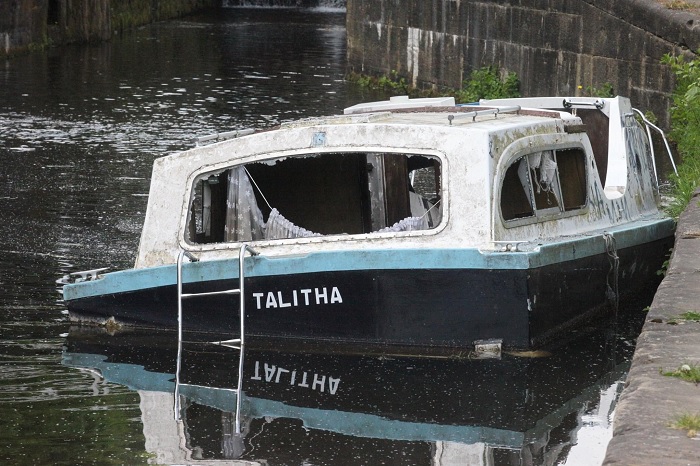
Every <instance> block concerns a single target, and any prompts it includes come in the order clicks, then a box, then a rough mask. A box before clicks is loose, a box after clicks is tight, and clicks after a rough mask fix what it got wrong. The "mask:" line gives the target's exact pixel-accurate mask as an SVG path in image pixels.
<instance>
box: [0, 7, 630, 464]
mask: <svg viewBox="0 0 700 466" xmlns="http://www.w3.org/2000/svg"><path fill="white" fill-rule="evenodd" d="M344 20H345V18H344V14H343V13H342V12H336V11H328V10H325V11H324V10H312V11H308V10H307V11H302V10H293V9H284V10H282V9H280V10H275V9H267V10H266V9H257V10H241V9H227V10H224V11H223V12H221V13H219V14H216V15H212V16H200V17H193V18H188V19H185V20H182V21H175V22H169V23H162V24H156V25H152V26H148V27H144V28H141V29H139V30H137V31H134V32H131V33H128V34H125V35H123V36H119V37H114V39H113V40H112V41H111V42H110V43H106V44H97V45H90V46H72V47H66V48H63V49H53V50H48V51H46V52H38V53H34V54H31V55H28V56H23V57H17V58H14V59H12V60H10V61H5V62H0V158H1V160H2V162H1V164H0V237H2V238H4V241H3V242H2V244H1V245H0V283H1V284H2V290H3V291H2V294H0V432H1V433H2V434H1V435H0V460H2V461H3V462H4V463H7V464H146V463H152V464H154V463H157V462H159V461H160V462H168V461H169V460H168V458H171V459H172V458H185V460H186V461H187V462H190V463H192V464H196V463H197V461H199V459H198V458H200V457H201V458H205V459H207V458H209V459H212V460H217V461H219V462H220V464H236V463H235V462H233V461H234V458H235V457H240V458H241V459H242V460H246V461H250V462H252V463H245V464H280V465H286V464H299V465H301V464H309V465H312V464H313V465H315V464H470V463H471V464H485V465H490V464H499V465H500V464H508V465H510V464H522V465H526V464H547V465H549V464H596V461H597V463H600V459H601V458H602V455H603V453H604V451H605V445H606V442H607V438H608V437H609V435H610V432H611V431H610V419H611V413H612V409H613V407H614V401H615V399H616V396H617V393H618V392H619V389H620V384H619V380H621V379H622V378H623V377H624V373H625V371H626V367H627V364H628V362H629V357H630V355H631V348H633V342H634V338H635V336H636V333H637V332H638V331H639V325H640V324H639V318H638V317H639V316H640V313H639V312H632V313H631V314H628V315H626V316H625V317H621V318H620V319H619V321H618V322H616V323H615V325H612V326H611V325H610V322H606V323H603V324H602V325H601V326H600V327H598V328H589V329H586V330H585V331H583V332H581V334H580V336H579V339H578V340H575V342H576V343H575V344H571V345H569V346H566V347H560V348H555V349H553V353H552V356H550V357H548V358H541V359H531V358H521V357H511V356H508V357H505V358H504V360H502V361H500V362H499V361H490V362H487V363H483V364H482V363H475V362H473V361H433V362H431V361H430V360H427V361H426V360H413V359H410V358H398V359H391V358H389V359H387V358H376V357H368V356H367V357H349V356H347V357H340V356H339V357H337V358H330V357H329V358H325V357H322V358H321V359H320V360H319V359H318V358H317V357H312V356H309V357H308V358H304V357H303V356H298V355H297V356H294V357H292V356H290V355H285V354H283V353H282V354H279V353H270V354H268V353H263V354H259V355H257V356H255V355H253V356H251V358H249V363H250V364H254V363H255V361H258V362H260V364H264V363H265V362H269V364H271V365H272V364H273V362H274V364H275V366H276V367H283V365H287V366H288V367H290V368H292V367H300V368H307V367H308V368H310V369H308V370H309V371H310V372H309V373H310V374H311V373H312V372H313V370H316V371H317V372H313V373H319V374H320V373H321V372H319V371H326V372H327V373H328V374H330V375H329V377H330V376H333V375H334V374H336V375H335V377H338V378H340V379H341V380H342V381H343V382H341V385H340V386H339V388H338V392H337V395H338V396H340V397H345V398H344V399H345V402H342V403H341V402H337V403H336V402H332V400H333V399H330V400H328V399H326V398H314V397H304V396H301V395H299V393H296V392H290V391H282V392H280V393H278V392H275V391H269V390H266V389H265V385H264V384H263V382H262V378H260V380H255V379H252V380H253V381H252V382H251V381H250V380H249V382H250V383H251V384H252V386H251V392H256V390H257V391H258V392H259V393H258V395H257V397H254V398H255V399H254V400H253V401H251V404H249V405H248V406H249V408H250V410H249V414H250V418H249V420H248V421H247V435H246V436H245V438H244V439H239V440H240V441H239V443H236V442H233V443H232V442H231V441H230V435H229V434H230V432H228V433H227V431H226V430H227V429H228V427H226V426H229V420H230V414H229V413H228V411H229V410H227V409H225V406H224V407H223V408H222V406H219V405H216V404H215V403H213V402H205V401H202V400H199V402H197V401H196V397H195V398H193V400H194V401H191V405H188V407H187V414H188V415H187V422H186V423H185V424H184V425H183V427H182V432H179V431H178V430H177V429H176V428H175V427H173V426H176V424H173V422H174V421H171V420H170V418H169V417H168V416H169V414H168V413H171V407H170V405H169V403H170V401H168V400H169V399H170V398H168V397H169V396H170V395H169V394H168V393H167V390H166V391H162V390H165V389H167V388H168V387H169V386H168V385H167V383H166V384H165V385H161V386H159V387H156V388H159V390H154V389H152V388H153V387H152V386H151V387H150V388H151V389H148V388H149V387H148V386H147V383H146V382H147V381H146V378H147V377H146V376H144V373H143V371H142V372H138V371H136V372H134V374H137V375H138V374H140V375H138V377H137V379H133V380H131V381H130V382H129V383H127V381H126V379H124V378H123V377H122V375H120V374H116V375H115V373H107V372H104V371H105V370H106V368H104V367H103V368H102V369H101V370H102V371H103V372H102V375H100V374H99V373H97V372H94V371H90V370H84V369H77V368H75V367H72V366H71V365H69V364H67V363H66V358H67V357H68V356H70V355H71V354H101V355H110V357H111V358H112V359H110V361H111V362H113V363H114V364H115V366H113V367H112V366H110V367H112V369H113V370H117V369H119V368H120V367H121V368H124V367H127V368H131V369H133V367H134V365H136V367H137V369H138V367H141V368H143V366H144V365H147V364H146V362H149V361H151V362H152V361H160V363H159V364H155V363H154V364H155V365H154V366H153V367H151V368H150V369H149V370H146V372H148V373H151V374H165V375H166V377H165V380H167V379H168V374H169V375H170V378H172V373H173V367H172V366H173V364H174V360H173V359H172V352H173V347H172V342H170V343H168V342H167V341H166V342H165V343H163V342H160V343H158V345H155V344H154V346H151V345H150V344H143V342H142V341H141V340H139V339H138V338H137V339H129V338H123V339H119V338H111V337H109V336H108V335H98V336H94V335H88V336H87V337H85V336H84V335H82V336H81V333H80V332H79V331H76V329H71V328H70V326H69V324H68V322H67V319H66V316H65V313H64V307H63V305H62V303H61V301H60V295H59V293H58V291H57V288H56V285H55V284H54V282H55V280H56V279H57V278H59V277H61V276H62V275H64V274H65V273H68V272H73V271H78V270H85V269H91V268H96V267H103V266H107V267H110V268H112V269H122V268H128V267H130V266H131V264H132V262H133V260H134V257H135V252H136V248H137V245H138V240H139V233H140V228H141V224H142V221H143V216H144V212H145V207H146V199H147V195H148V189H149V178H150V170H151V165H152V162H153V160H154V159H155V158H156V157H159V156H162V155H166V154H168V153H171V152H173V151H177V150H181V149H186V148H189V147H191V146H192V144H193V142H192V140H193V138H194V137H197V136H202V135H206V134H210V133H214V132H219V131H229V130H233V129H241V128H249V127H256V128H262V127H266V126H271V125H274V124H277V123H279V122H282V121H287V120H292V119H295V118H299V117H307V116H315V115H322V114H329V113H334V112H337V111H338V110H341V109H342V108H344V107H346V106H350V105H353V104H355V103H358V102H360V101H362V100H368V99H375V98H379V97H383V96H378V95H363V92H362V90H361V89H358V88H356V87H354V86H353V85H351V84H349V83H347V82H345V81H344V80H343V76H344V72H345V41H346V36H345V23H344ZM630 316H632V317H630ZM611 328H612V329H613V330H612V331H611V330H610V329H611ZM85 338H87V342H88V343H89V344H86V343H85ZM115 347H116V348H118V350H116V349H115ZM67 355H68V356H67ZM256 358H258V359H256ZM168 361H169V362H168ZM127 363H128V364H131V366H120V365H119V364H127ZM477 364H480V365H477ZM251 367H252V368H253V369H252V370H255V369H254V367H255V366H251ZM313 368H315V369H313ZM107 369H108V368H107ZM131 369H130V370H131ZM212 370H215V369H212ZM299 370H300V371H301V369H299ZM305 370H306V369H305ZM412 371H413V372H412ZM326 372H323V373H324V374H325V373H326ZM206 374H207V373H206V372H204V375H201V374H200V376H202V377H204V378H205V380H206V379H208V378H209V377H213V376H211V374H209V375H206ZM460 375H462V376H460ZM251 377H253V376H251ZM455 377H456V378H455ZM209 382H211V383H212V384H213V383H214V381H213V379H212V380H209ZM257 382H260V384H262V387H258V386H256V385H255V383H257ZM129 387H131V388H129ZM346 387H350V388H346ZM362 387H365V388H362ZM494 387H498V388H497V389H495V388H494ZM136 389H140V390H138V391H137V390H136ZM160 389H162V390H160ZM347 390H349V392H348V391H347ZM256 393H257V392H256ZM477 393H478V396H477ZM317 394H318V393H317ZM380 395H381V396H380ZM256 400H258V401H256ZM259 400H267V401H259ZM455 400H456V402H455ZM462 400H463V401H464V403H462ZM273 402H274V403H273ZM158 403H160V405H158V407H157V409H156V407H155V406H156V405H157V404H158ZM256 403H258V404H260V403H262V406H263V407H262V408H261V407H260V406H258V404H256ZM275 403H278V404H275ZM256 406H257V408H256ZM289 406H292V407H297V408H302V407H303V408H304V409H302V410H296V411H295V410H294V409H289ZM485 406H489V407H490V408H489V409H486V410H484V409H483V408H484V407H485ZM149 407H150V408H149ZM255 409H259V410H260V411H259V412H258V411H255ZM309 409H312V411H309ZM149 413H150V414H149ZM154 413H155V414H157V416H161V418H158V417H157V416H156V417H155V421H154V418H153V416H152V415H155V414H154ZM280 413H282V414H280ZM514 417H518V419H519V423H516V424H513V423H512V422H509V419H510V420H512V419H511V418H514ZM159 419H160V421H159ZM324 419H325V420H324ZM358 423H359V425H358ZM528 426H530V427H528ZM489 429H491V430H489ZM518 429H524V430H523V432H524V433H523V432H521V433H522V434H523V436H522V438H523V440H522V442H521V443H522V445H521V446H520V447H518V446H517V445H516V444H517V438H519V437H518V435H516V434H517V433H518V432H519V431H518ZM527 429H530V431H529V432H530V433H529V434H527ZM407 432H413V434H410V435H409V434H408V433H407ZM475 432H477V433H478V432H481V434H479V435H481V436H479V435H477V434H475ZM494 432H496V433H497V434H498V435H503V436H505V437H498V435H496V436H495V437H494V435H492V434H493V433H494ZM504 432H505V433H504ZM419 433H420V435H419ZM227 435H228V437H226V436H227ZM475 435H476V437H475ZM224 437H225V438H228V439H229V440H227V441H224V440H222V439H223V438H224ZM498 438H500V439H501V440H499V441H496V440H494V439H498ZM227 442H228V443H227ZM494 442H495V443H494ZM509 442H510V443H509ZM234 444H235V445H237V446H236V448H233V447H232V445H234ZM229 447H231V448H229ZM168 451H169V453H168ZM173 452H176V453H177V454H180V455H185V456H172V455H174V454H175V453H173ZM168 455H171V456H168ZM187 455H189V456H187ZM188 458H189V459H188ZM185 460H181V461H185ZM567 461H568V462H567ZM216 464H219V463H216ZM241 464H243V463H241Z"/></svg>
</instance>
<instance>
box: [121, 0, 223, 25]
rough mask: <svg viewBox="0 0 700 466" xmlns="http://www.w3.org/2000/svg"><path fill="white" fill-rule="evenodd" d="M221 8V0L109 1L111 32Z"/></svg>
mask: <svg viewBox="0 0 700 466" xmlns="http://www.w3.org/2000/svg"><path fill="white" fill-rule="evenodd" d="M219 6H221V0H111V13H112V30H113V31H123V30H125V29H129V28H132V27H136V26H142V25H144V24H148V23H152V22H154V21H164V20H168V19H173V18H179V17H182V16H185V15H188V14H191V13H195V12H197V11H201V10H206V9H210V8H216V7H219Z"/></svg>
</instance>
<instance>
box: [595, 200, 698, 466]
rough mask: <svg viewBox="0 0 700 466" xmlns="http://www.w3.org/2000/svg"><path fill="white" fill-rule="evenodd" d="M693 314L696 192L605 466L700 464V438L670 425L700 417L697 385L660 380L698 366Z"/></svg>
mask: <svg viewBox="0 0 700 466" xmlns="http://www.w3.org/2000/svg"><path fill="white" fill-rule="evenodd" d="M698 313H700V189H699V190H697V191H696V193H695V196H694V197H693V200H692V201H691V202H690V204H689V205H688V207H687V208H686V210H685V211H684V212H683V214H682V215H681V217H680V219H679V222H678V228H677V231H676V243H675V247H674V250H673V254H672V256H671V260H670V264H669V267H668V271H667V274H666V277H665V278H664V280H663V281H662V282H661V285H660V286H659V289H658V291H657V293H656V295H655V297H654V301H653V303H652V305H651V307H650V309H649V312H648V315H647V319H646V321H645V323H644V327H643V329H642V333H641V334H640V336H639V339H638V341H637V348H636V350H635V353H634V358H633V360H632V367H631V369H630V372H629V375H628V377H627V382H626V384H625V388H624V390H623V392H622V395H621V396H620V401H619V402H618V405H617V409H616V414H615V419H614V430H613V438H612V440H611V441H610V444H609V446H608V450H607V453H606V457H605V462H604V463H603V464H605V465H613V464H614V465H618V464H624V465H698V464H700V432H689V431H688V430H683V429H678V428H675V427H673V425H674V424H675V423H676V422H677V421H678V419H679V418H681V416H688V415H690V416H700V386H699V385H698V384H696V383H692V382H687V381H684V380H682V379H680V378H678V377H673V376H669V375H664V374H668V373H672V372H676V371H679V370H680V368H681V367H682V366H683V365H688V366H689V367H690V368H696V367H697V366H698V365H700V322H698V321H697V320H693V319H692V318H689V317H691V316H693V317H696V316H697V314H698ZM685 369H687V368H685Z"/></svg>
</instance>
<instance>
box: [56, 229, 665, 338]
mask: <svg viewBox="0 0 700 466" xmlns="http://www.w3.org/2000/svg"><path fill="white" fill-rule="evenodd" d="M671 245H672V237H667V238H663V239H661V240H656V241H652V242H649V243H645V244H642V245H638V246H635V247H628V248H624V249H620V250H617V251H614V256H617V257H618V259H619V262H617V263H616V262H615V261H614V259H613V254H611V252H604V253H600V254H594V255H587V256H584V257H580V258H577V259H573V260H566V261H561V262H555V263H551V264H548V265H544V266H541V267H532V268H522V269H517V268H513V269H503V268H501V269H498V268H464V269H459V268H451V269H440V268H420V269H417V268H408V269H368V270H334V271H315V272H306V273H302V272H300V273H287V274H284V275H266V276H250V277H246V279H245V280H246V282H245V291H246V293H245V294H246V321H245V329H246V330H245V331H246V336H264V337H278V338H285V339H288V338H292V339H302V340H314V341H336V342H342V343H360V344H368V343H369V344H382V345H407V346H419V347H421V346H445V347H469V346H471V345H473V344H474V342H475V341H478V340H488V339H498V340H502V342H503V345H504V346H507V347H519V348H527V347H533V346H538V345H541V344H543V343H545V342H546V341H548V340H550V339H552V338H554V337H556V336H558V335H560V334H561V333H563V332H565V331H566V329H567V328H570V327H572V326H575V325H576V324H580V323H582V322H585V321H587V320H588V319H590V318H591V317H592V316H594V315H595V314H596V313H601V312H605V311H608V312H610V310H611V309H613V308H614V304H615V300H616V299H627V298H630V297H634V298H639V297H644V296H646V298H647V299H651V297H652V296H653V292H654V290H655V289H656V286H657V285H658V281H659V278H660V277H658V275H657V274H656V273H655V272H656V271H657V270H658V269H659V268H660V267H661V265H662V263H663V261H664V259H665V257H666V255H667V254H668V251H669V248H670V246H671ZM299 260H303V259H299ZM232 262H234V263H235V262H236V261H232ZM231 268H235V264H234V265H232V266H231ZM172 273H173V274H174V273H175V272H174V268H173V271H172ZM237 286H238V280H237V278H230V279H219V280H208V281H195V282H191V283H187V282H186V283H185V284H184V288H183V291H184V292H185V293H199V292H210V291H215V290H224V289H230V288H237ZM238 299H239V298H238V296H237V295H216V296H204V297H197V298H194V299H187V300H184V301H183V330H184V331H185V332H186V333H192V334H193V335H202V337H203V338H205V339H210V340H219V339H229V338H235V337H237V336H238V335H239V328H240V322H239V318H238V306H239V305H238ZM67 305H68V309H69V312H70V316H71V319H72V320H74V321H93V322H98V323H100V322H104V321H105V320H107V319H110V318H113V319H114V321H116V322H117V323H119V324H122V325H135V326H140V327H144V326H145V327H148V326H150V327H154V328H172V329H175V328H176V327H177V289H176V285H175V284H174V283H173V284H168V285H163V286H155V287H145V288H143V289H136V290H130V291H124V292H116V293H107V294H101V295H95V296H88V297H83V298H77V299H71V300H69V301H68V302H67Z"/></svg>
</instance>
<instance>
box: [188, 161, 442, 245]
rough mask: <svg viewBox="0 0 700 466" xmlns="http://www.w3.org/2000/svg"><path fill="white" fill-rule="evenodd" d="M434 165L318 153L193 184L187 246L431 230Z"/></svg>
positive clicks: (235, 169) (436, 210) (435, 205)
mask: <svg viewBox="0 0 700 466" xmlns="http://www.w3.org/2000/svg"><path fill="white" fill-rule="evenodd" d="M440 176H441V170H440V162H439V159H438V158H436V157H431V156H425V155H413V154H398V153H325V154H310V155H307V156H293V157H287V158H280V159H276V160H266V161H261V162H255V163H249V164H246V165H238V166H232V167H229V168H226V169H223V170H219V171H216V172H211V173H207V174H204V175H202V176H199V177H198V178H197V180H196V182H195V186H194V190H193V197H192V202H191V207H190V214H189V220H188V233H187V236H188V239H189V241H190V242H191V243H197V244H203V243H221V242H238V241H257V240H274V239H284V238H298V237H309V236H323V235H343V234H347V235H354V234H363V233H383V232H402V231H412V230H427V229H431V228H435V227H436V226H437V225H438V224H439V223H440V220H441V218H442V206H441V202H440V187H441V180H440Z"/></svg>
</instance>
